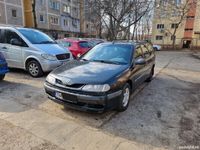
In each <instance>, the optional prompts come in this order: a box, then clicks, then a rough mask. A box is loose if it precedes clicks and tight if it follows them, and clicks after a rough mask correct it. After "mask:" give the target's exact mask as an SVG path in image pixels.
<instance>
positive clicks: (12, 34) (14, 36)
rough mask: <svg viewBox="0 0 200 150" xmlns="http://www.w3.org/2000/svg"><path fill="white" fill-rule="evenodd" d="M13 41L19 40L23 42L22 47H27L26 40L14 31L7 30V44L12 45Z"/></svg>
mask: <svg viewBox="0 0 200 150" xmlns="http://www.w3.org/2000/svg"><path fill="white" fill-rule="evenodd" d="M12 39H17V40H19V41H21V42H22V46H23V45H24V46H25V45H26V44H25V42H24V40H23V39H22V38H21V37H20V36H19V35H18V34H17V33H15V32H14V31H12V30H5V43H8V44H10V43H11V40H12Z"/></svg>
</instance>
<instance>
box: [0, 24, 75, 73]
mask: <svg viewBox="0 0 200 150" xmlns="http://www.w3.org/2000/svg"><path fill="white" fill-rule="evenodd" d="M0 51H1V52H2V53H3V54H4V56H5V59H6V61H7V63H8V66H9V67H10V68H21V69H25V70H27V71H28V72H29V74H30V75H31V76H33V77H40V76H42V75H43V73H44V72H49V71H51V70H53V69H54V68H56V67H58V66H60V65H62V64H63V63H65V62H66V61H69V60H71V59H73V57H72V55H71V53H70V52H69V50H67V49H66V48H64V47H61V46H59V45H58V44H57V43H56V42H55V41H54V40H52V39H51V38H50V37H49V36H48V35H46V34H44V33H42V32H40V31H38V30H35V29H28V28H15V27H0Z"/></svg>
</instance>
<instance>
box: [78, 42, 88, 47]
mask: <svg viewBox="0 0 200 150" xmlns="http://www.w3.org/2000/svg"><path fill="white" fill-rule="evenodd" d="M79 46H80V47H81V48H90V47H91V45H90V43H89V42H79Z"/></svg>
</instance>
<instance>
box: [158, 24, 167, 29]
mask: <svg viewBox="0 0 200 150" xmlns="http://www.w3.org/2000/svg"><path fill="white" fill-rule="evenodd" d="M164 28H165V25H164V24H157V29H164Z"/></svg>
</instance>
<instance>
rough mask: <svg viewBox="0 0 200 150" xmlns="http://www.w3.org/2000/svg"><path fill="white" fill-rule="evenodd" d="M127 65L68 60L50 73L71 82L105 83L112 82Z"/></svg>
mask: <svg viewBox="0 0 200 150" xmlns="http://www.w3.org/2000/svg"><path fill="white" fill-rule="evenodd" d="M127 68H128V65H116V64H106V63H101V62H89V61H75V60H74V61H70V62H68V63H67V64H65V65H63V66H61V67H59V68H57V69H55V70H54V71H53V72H52V73H51V75H52V76H54V77H55V78H57V79H60V80H62V81H65V80H67V81H69V80H70V83H71V84H105V83H110V82H112V81H113V80H114V79H115V77H116V76H118V75H120V74H121V73H122V72H124V71H125V70H126V69H127Z"/></svg>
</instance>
